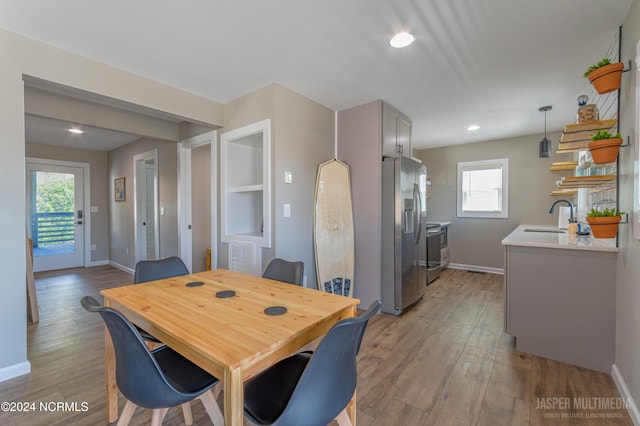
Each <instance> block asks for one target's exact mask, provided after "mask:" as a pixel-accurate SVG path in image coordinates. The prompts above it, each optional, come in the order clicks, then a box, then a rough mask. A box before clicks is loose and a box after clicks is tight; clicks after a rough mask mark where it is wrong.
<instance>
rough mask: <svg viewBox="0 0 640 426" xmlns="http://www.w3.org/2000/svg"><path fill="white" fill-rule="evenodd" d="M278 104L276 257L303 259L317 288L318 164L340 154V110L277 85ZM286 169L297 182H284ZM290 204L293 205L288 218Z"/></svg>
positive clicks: (310, 283) (276, 102)
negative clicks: (337, 149) (336, 132)
mask: <svg viewBox="0 0 640 426" xmlns="http://www.w3.org/2000/svg"><path fill="white" fill-rule="evenodd" d="M275 105H276V109H275V112H276V116H275V120H274V123H273V124H274V127H275V131H274V136H275V139H274V140H275V144H274V154H275V158H274V170H273V184H274V189H275V194H274V195H275V203H274V204H273V206H274V213H275V214H274V216H275V236H276V240H275V241H276V252H275V256H276V257H281V258H283V259H289V260H302V261H303V262H304V270H305V272H304V274H305V276H306V277H307V285H308V286H309V287H311V288H317V283H316V269H315V257H314V251H313V210H314V204H313V202H314V194H315V186H316V174H317V171H318V165H319V164H320V163H322V162H324V161H327V160H330V159H331V158H333V154H334V122H335V119H334V112H333V110H331V109H329V108H327V107H325V106H323V105H320V104H319V103H317V102H314V101H312V100H310V99H307V98H305V97H303V96H301V95H299V94H297V93H295V92H292V91H291V90H289V89H287V88H285V87H282V86H276V87H275ZM285 171H288V172H291V173H292V176H293V179H292V183H291V184H285V183H284V172H285ZM285 203H288V204H291V217H288V218H285V217H283V215H282V210H283V204H285ZM265 265H266V263H265Z"/></svg>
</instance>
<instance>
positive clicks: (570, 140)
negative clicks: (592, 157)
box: [557, 118, 618, 154]
mask: <svg viewBox="0 0 640 426" xmlns="http://www.w3.org/2000/svg"><path fill="white" fill-rule="evenodd" d="M617 122H618V120H616V119H615V118H612V119H610V120H600V121H585V122H584V123H575V124H567V125H566V126H564V132H563V133H562V137H561V138H560V143H559V144H558V151H557V152H558V153H559V154H560V153H563V152H575V151H582V150H585V149H588V146H587V144H588V143H589V142H591V135H592V134H593V133H594V132H595V131H596V130H611V129H612V128H613V126H615V125H616V123H617Z"/></svg>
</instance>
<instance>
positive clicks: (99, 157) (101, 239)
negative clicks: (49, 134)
mask: <svg viewBox="0 0 640 426" xmlns="http://www.w3.org/2000/svg"><path fill="white" fill-rule="evenodd" d="M25 148H26V149H25V154H26V156H27V157H32V158H42V159H46V160H58V161H75V162H78V163H89V167H90V174H91V188H90V193H91V206H96V207H98V213H90V210H89V207H90V206H89V204H87V205H86V207H85V209H86V212H87V214H90V215H91V243H92V244H95V245H96V250H95V251H93V252H91V259H90V260H91V262H104V261H107V260H109V196H108V189H109V180H108V174H107V162H108V157H107V153H106V152H103V151H91V150H87V149H76V148H66V147H61V146H53V145H44V144H37V143H30V142H27V143H26V145H25Z"/></svg>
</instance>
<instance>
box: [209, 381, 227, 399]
mask: <svg viewBox="0 0 640 426" xmlns="http://www.w3.org/2000/svg"><path fill="white" fill-rule="evenodd" d="M223 387H224V386H223V385H222V382H218V383H217V384H216V385H215V386H214V387H213V388H212V389H211V390H212V391H213V399H218V397H219V396H220V392H222V388H223Z"/></svg>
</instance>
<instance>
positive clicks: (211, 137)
mask: <svg viewBox="0 0 640 426" xmlns="http://www.w3.org/2000/svg"><path fill="white" fill-rule="evenodd" d="M217 137H218V132H217V131H216V130H212V131H210V132H207V133H203V134H201V135H198V136H193V137H191V138H188V139H185V140H183V141H181V142H179V143H178V241H179V246H180V258H182V260H183V261H184V263H185V265H187V268H189V271H191V270H192V266H193V253H192V245H191V244H192V234H191V230H190V229H188V227H189V225H190V224H191V202H192V200H191V195H192V194H191V150H192V149H193V148H197V147H199V146H203V145H211V245H212V246H213V247H212V256H211V268H212V269H216V268H217V267H218V257H217V255H216V252H217V250H216V247H217V242H218V227H217V223H218V209H217V200H218V179H217V176H218V155H217V151H218V149H217V147H218V143H217Z"/></svg>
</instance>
